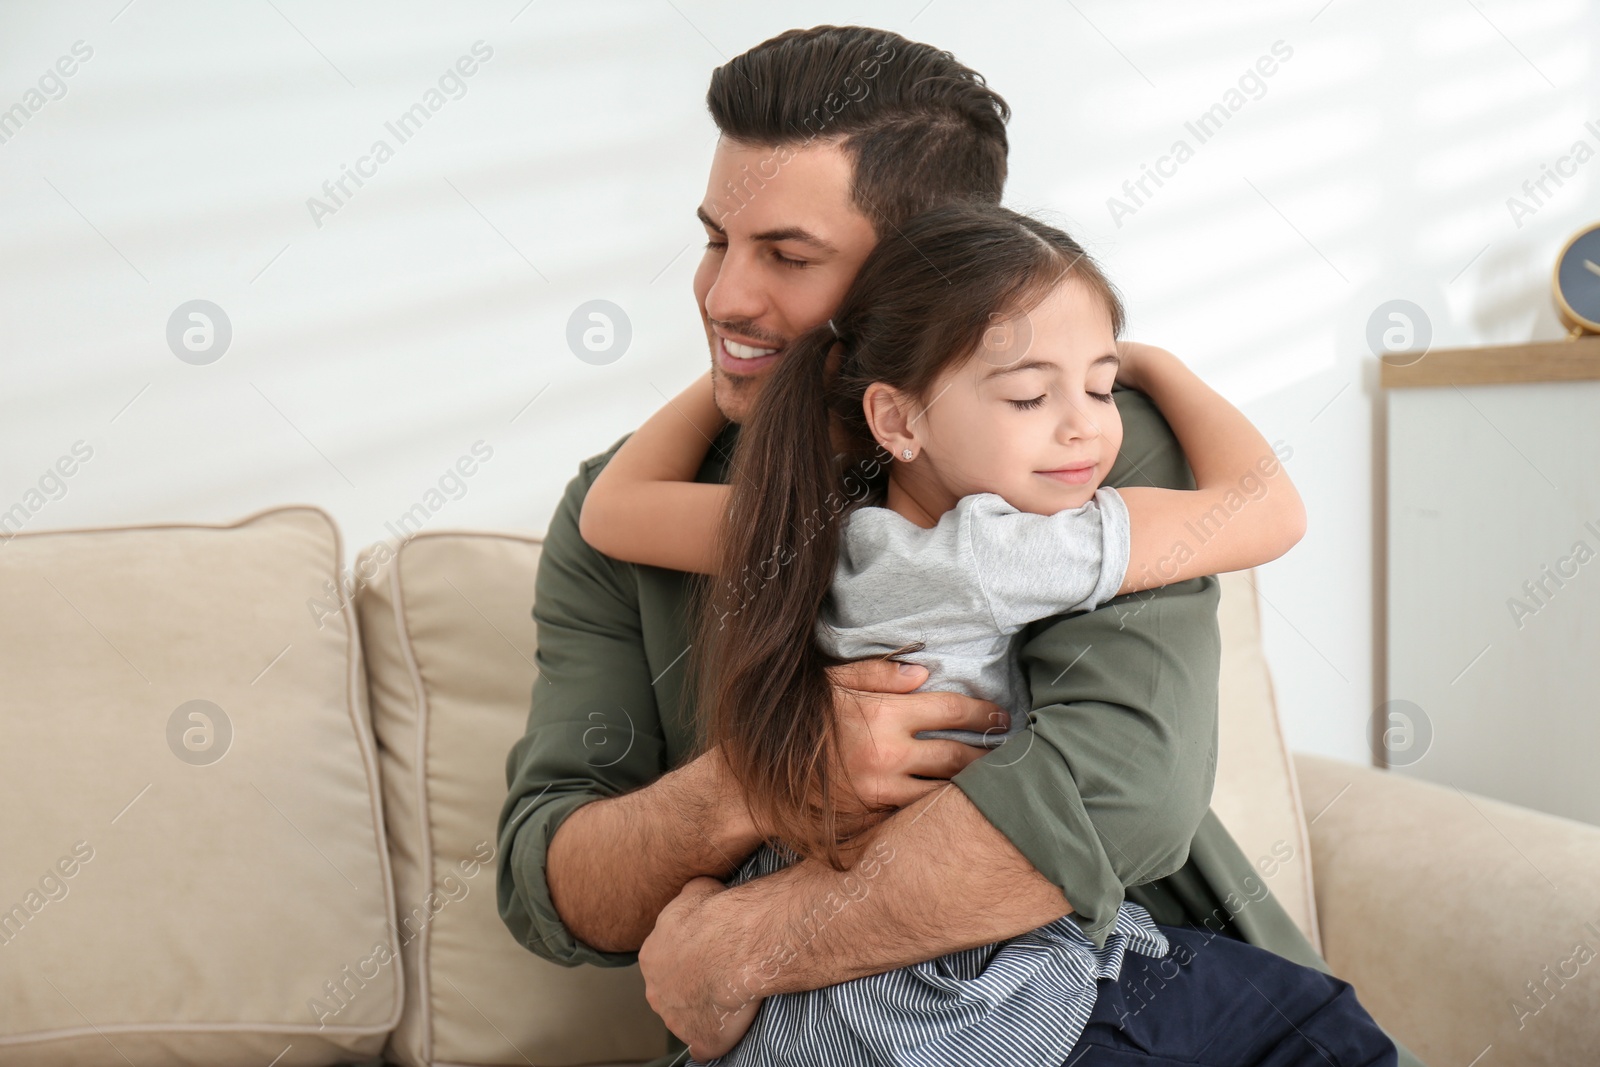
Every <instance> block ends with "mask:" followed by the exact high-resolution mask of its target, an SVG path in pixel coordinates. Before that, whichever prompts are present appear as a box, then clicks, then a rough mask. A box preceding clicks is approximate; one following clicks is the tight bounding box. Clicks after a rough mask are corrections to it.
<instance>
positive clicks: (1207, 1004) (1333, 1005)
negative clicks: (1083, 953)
mask: <svg viewBox="0 0 1600 1067" xmlns="http://www.w3.org/2000/svg"><path fill="white" fill-rule="evenodd" d="M1158 925H1160V926H1161V932H1162V933H1164V934H1166V935H1167V939H1168V940H1169V941H1170V942H1171V943H1172V951H1171V952H1169V953H1168V954H1167V955H1166V956H1164V957H1162V958H1161V959H1151V958H1150V957H1148V956H1140V955H1137V954H1135V953H1131V952H1130V953H1129V954H1128V955H1127V957H1126V959H1125V960H1124V961H1123V964H1122V976H1121V977H1120V978H1119V979H1118V980H1117V981H1115V982H1112V981H1111V980H1109V979H1103V980H1102V981H1101V982H1100V992H1099V996H1098V997H1097V998H1096V1000H1095V1006H1094V1012H1093V1014H1092V1015H1090V1017H1089V1025H1088V1026H1087V1027H1085V1028H1084V1031H1083V1036H1082V1038H1080V1039H1079V1041H1078V1043H1077V1044H1076V1045H1074V1046H1073V1048H1072V1054H1071V1055H1069V1056H1068V1057H1067V1061H1066V1064H1065V1065H1064V1067H1133V1065H1134V1064H1141V1065H1144V1067H1151V1065H1168V1064H1170V1065H1173V1067H1177V1065H1179V1064H1182V1065H1184V1067H1377V1065H1382V1067H1394V1065H1395V1063H1396V1060H1397V1053H1396V1050H1395V1046H1394V1042H1393V1041H1391V1040H1390V1039H1389V1037H1388V1036H1387V1035H1386V1034H1384V1032H1383V1031H1382V1030H1381V1029H1380V1028H1379V1027H1378V1024H1377V1023H1376V1022H1374V1021H1373V1020H1372V1016H1370V1015H1368V1014H1367V1010H1366V1009H1365V1008H1363V1007H1362V1006H1361V1005H1360V1004H1359V1003H1358V1002H1357V1001H1356V993H1355V990H1354V989H1353V988H1351V986H1350V984H1349V983H1348V982H1343V981H1340V980H1339V979H1337V978H1334V977H1332V976H1331V975H1326V974H1323V973H1322V972H1321V971H1318V970H1314V969H1312V968H1310V967H1302V966H1300V965H1299V964H1297V963H1291V962H1290V961H1288V960H1286V959H1284V958H1283V957H1282V956H1279V955H1277V954H1276V953H1272V952H1268V951H1267V950H1266V949H1262V948H1257V947H1256V946H1254V945H1250V944H1247V943H1245V942H1243V941H1239V940H1236V939H1234V938H1231V937H1228V936H1226V935H1224V934H1213V933H1212V932H1211V931H1209V930H1205V929H1199V928H1196V927H1192V926H1167V925H1163V924H1158Z"/></svg>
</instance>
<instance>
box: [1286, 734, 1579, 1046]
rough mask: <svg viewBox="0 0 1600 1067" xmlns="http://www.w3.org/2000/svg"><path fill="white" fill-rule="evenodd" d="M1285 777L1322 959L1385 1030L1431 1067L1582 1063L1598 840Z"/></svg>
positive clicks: (1335, 774) (1386, 779)
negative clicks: (1304, 841) (1298, 809)
mask: <svg viewBox="0 0 1600 1067" xmlns="http://www.w3.org/2000/svg"><path fill="white" fill-rule="evenodd" d="M1295 765H1296V770H1297V772H1298V775H1299V779H1300V790H1301V796H1302V797H1303V799H1304V802H1305V811H1306V818H1307V820H1308V822H1309V824H1310V833H1311V862H1312V871H1313V874H1312V878H1313V883H1314V885H1315V887H1316V902H1317V914H1318V920H1319V923H1320V925H1321V929H1322V944H1323V949H1324V955H1325V957H1326V958H1327V960H1328V964H1329V966H1331V967H1332V968H1333V970H1334V973H1336V974H1338V975H1339V976H1340V977H1341V978H1343V979H1345V980H1346V981H1348V982H1350V983H1351V984H1352V985H1353V986H1355V987H1356V992H1357V994H1358V996H1359V997H1360V998H1361V1002H1362V1003H1363V1004H1364V1005H1365V1006H1366V1007H1367V1009H1368V1010H1369V1011H1371V1012H1372V1014H1373V1017H1374V1018H1376V1019H1377V1020H1378V1022H1379V1023H1381V1024H1382V1025H1383V1026H1384V1028H1385V1029H1387V1030H1389V1032H1390V1033H1392V1034H1394V1035H1395V1037H1396V1038H1397V1039H1399V1040H1400V1041H1403V1042H1404V1043H1405V1044H1406V1045H1407V1046H1408V1047H1409V1048H1411V1050H1412V1051H1414V1052H1415V1053H1416V1054H1417V1055H1418V1056H1420V1057H1421V1058H1422V1059H1423V1060H1424V1061H1426V1062H1427V1063H1429V1064H1434V1065H1451V1067H1466V1065H1468V1064H1474V1063H1481V1064H1483V1065H1489V1064H1506V1063H1515V1064H1519V1065H1528V1067H1532V1065H1538V1064H1563V1065H1565V1064H1573V1063H1590V1062H1594V1061H1593V1058H1592V1057H1593V1056H1594V1055H1595V1050H1596V1049H1597V1048H1600V827H1595V826H1590V825H1588V824H1586V823H1579V822H1574V821H1572V820H1570V819H1563V818H1559V817H1557V816H1554V815H1546V814H1543V813H1540V812H1536V811H1531V810H1529V809H1527V808H1521V807H1517V806H1515V805H1512V804H1506V803H1503V802H1501V801H1496V800H1490V799H1488V798H1486V797H1481V796H1475V795H1473V794H1470V793H1466V792H1463V791H1461V790H1459V789H1456V788H1454V787H1450V786H1440V785H1434V784H1432V783H1429V782H1423V781H1419V780H1417V779H1414V778H1408V777H1405V776H1402V775H1398V774H1394V773H1392V772H1389V771H1380V770H1375V769H1373V768H1370V767H1362V766H1358V765H1356V764H1353V763H1346V762H1343V761H1340V760H1333V759H1327V758H1324V757H1320V756H1312V755H1308V754H1305V753H1297V754H1296V755H1295ZM1489 1046H1493V1052H1492V1053H1490V1055H1489V1056H1488V1057H1484V1058H1483V1059H1482V1060H1481V1061H1480V1059H1479V1057H1480V1056H1483V1053H1484V1050H1485V1049H1486V1048H1488V1047H1489Z"/></svg>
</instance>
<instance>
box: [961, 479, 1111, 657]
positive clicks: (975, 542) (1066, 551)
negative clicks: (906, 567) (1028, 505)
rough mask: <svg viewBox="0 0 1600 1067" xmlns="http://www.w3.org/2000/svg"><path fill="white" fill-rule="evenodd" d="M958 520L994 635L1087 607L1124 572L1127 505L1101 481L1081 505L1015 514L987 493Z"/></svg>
mask: <svg viewBox="0 0 1600 1067" xmlns="http://www.w3.org/2000/svg"><path fill="white" fill-rule="evenodd" d="M967 505H968V506H967V509H966V516H965V518H964V521H963V523H962V525H963V526H964V527H965V530H964V533H965V534H966V537H967V542H968V545H969V547H970V549H971V551H972V557H973V563H974V567H975V569H976V571H977V575H978V581H979V583H980V584H981V585H982V587H983V593H984V596H985V597H986V598H987V599H988V601H989V610H990V612H991V613H992V614H993V615H994V621H995V624H996V625H997V626H998V627H999V628H1000V632H1001V633H1015V632H1016V631H1017V630H1020V629H1021V628H1022V627H1023V626H1025V625H1027V624H1028V623H1030V622H1033V621H1034V620H1035V619H1043V618H1045V617H1047V616H1050V615H1057V614H1061V613H1064V612H1078V611H1092V610H1094V609H1095V608H1097V607H1099V606H1100V605H1101V604H1104V603H1105V602H1106V601H1108V600H1110V599H1111V598H1112V597H1114V596H1116V595H1117V590H1118V589H1120V588H1122V580H1123V577H1124V576H1125V575H1126V573H1127V570H1128V553H1129V548H1130V542H1129V532H1128V505H1127V504H1126V503H1124V502H1123V499H1122V494H1120V493H1118V492H1117V491H1116V490H1115V489H1113V488H1111V487H1110V486H1101V487H1100V488H1099V489H1098V490H1096V491H1095V494H1094V497H1093V498H1092V499H1090V500H1089V501H1088V502H1087V503H1085V504H1084V505H1083V506H1082V507H1077V508H1068V509H1066V510H1064V511H1058V512H1056V513H1055V514H1053V515H1035V514H1032V513H1031V512H1026V511H1018V510H1017V509H1016V508H1014V507H1012V506H1011V505H1010V504H1008V503H1006V502H1005V501H1004V500H1003V499H1001V498H1000V497H998V496H995V495H994V494H992V493H985V494H980V495H978V496H976V497H971V498H969V499H968V502H967Z"/></svg>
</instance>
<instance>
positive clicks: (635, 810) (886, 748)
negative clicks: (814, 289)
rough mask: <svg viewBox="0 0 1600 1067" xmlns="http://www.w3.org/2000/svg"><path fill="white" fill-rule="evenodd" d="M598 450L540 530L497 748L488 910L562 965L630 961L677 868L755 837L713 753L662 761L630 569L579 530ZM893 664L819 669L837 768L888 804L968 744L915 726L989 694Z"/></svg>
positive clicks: (977, 705)
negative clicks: (830, 687)
mask: <svg viewBox="0 0 1600 1067" xmlns="http://www.w3.org/2000/svg"><path fill="white" fill-rule="evenodd" d="M614 451H615V449H613V453H614ZM609 457H610V454H607V455H604V456H599V457H596V458H595V459H592V460H590V461H588V462H587V463H585V464H584V467H583V469H582V470H581V471H580V473H579V476H578V477H577V478H575V479H574V480H573V481H572V483H571V484H570V485H569V486H568V488H567V493H566V496H565V497H564V499H563V501H562V504H561V506H560V507H559V508H558V510H557V512H556V514H555V516H554V517H553V518H552V519H551V523H550V530H549V532H548V534H547V535H546V537H545V542H544V550H543V553H542V555H541V557H540V561H539V577H538V583H537V586H536V588H535V597H536V603H535V605H534V619H535V621H536V622H537V623H538V635H539V647H538V652H537V660H536V662H537V665H538V668H539V671H540V678H539V680H538V681H537V682H535V683H534V695H533V708H532V710H531V712H530V713H529V717H528V730H527V733H526V735H525V736H524V737H523V738H522V739H521V740H520V741H518V742H517V744H516V745H515V746H514V747H513V748H512V750H511V753H510V755H509V757H508V759H507V765H506V777H507V781H508V784H509V793H508V796H507V798H506V802H505V804H504V805H503V807H502V809H501V813H500V867H499V882H498V885H499V904H500V915H501V919H502V920H503V921H504V922H505V923H506V926H507V927H508V928H509V929H510V930H511V932H512V933H513V934H515V935H516V937H517V939H518V940H519V941H521V942H522V944H524V945H525V946H527V947H528V948H530V949H532V950H533V951H534V952H536V953H538V954H539V955H541V956H544V957H545V958H547V959H550V960H553V961H555V962H557V963H563V964H568V965H573V964H579V963H595V964H600V965H612V966H618V965H624V964H627V963H631V962H632V961H633V959H634V955H633V954H634V952H635V950H637V949H638V947H639V946H640V944H641V943H642V942H643V941H644V939H645V937H646V935H648V934H649V933H650V931H651V929H652V927H653V925H654V924H655V922H656V918H657V915H658V914H659V912H660V911H661V909H662V907H663V906H665V905H666V904H667V903H668V902H670V901H671V900H672V899H673V898H674V897H676V896H677V895H678V893H679V891H680V890H681V889H682V888H683V886H684V885H685V884H686V883H688V882H689V881H690V880H691V879H692V878H694V877H697V876H706V877H713V878H725V877H727V876H728V875H730V874H731V873H732V872H733V871H734V869H735V868H736V867H737V866H738V863H739V862H740V861H741V860H743V859H744V858H745V857H746V856H748V855H749V853H751V852H752V851H754V850H755V848H756V846H757V845H758V844H759V840H760V839H759V836H758V835H757V834H756V833H755V832H754V830H753V829H752V827H751V825H750V821H749V813H748V811H747V810H746V809H745V807H744V805H743V803H742V802H741V801H740V800H738V799H736V797H737V793H736V790H735V789H734V787H733V785H732V783H731V779H730V777H729V776H728V775H727V773H726V770H725V768H724V766H723V764H722V763H721V758H720V753H718V752H716V751H712V752H708V753H706V754H705V755H702V756H700V757H698V758H696V759H695V760H693V761H691V762H689V763H686V764H685V765H684V766H682V767H680V768H678V769H677V770H674V771H672V772H671V773H667V774H663V772H664V771H665V769H666V765H667V763H668V753H667V751H666V747H665V740H664V733H663V730H662V726H661V723H660V719H659V716H658V711H657V705H656V701H655V697H654V690H653V688H652V685H653V681H652V672H651V670H650V668H649V666H648V664H647V659H646V649H645V646H644V639H643V634H642V630H641V626H642V624H641V619H640V608H639V601H638V585H637V583H636V582H635V580H634V579H635V575H634V571H633V569H632V568H631V567H630V566H629V565H628V564H624V563H620V562H618V561H616V560H613V559H610V558H609V557H607V556H605V555H603V554H602V553H600V552H597V551H596V550H594V549H593V548H591V547H590V546H589V545H587V544H585V543H584V541H583V539H582V538H581V537H580V536H579V532H578V517H579V514H580V512H581V510H582V507H583V501H584V495H585V493H587V491H588V488H589V486H590V485H591V484H592V482H593V480H594V478H595V477H596V472H597V471H598V470H599V469H600V467H601V466H603V465H604V463H605V462H606V461H607V460H608V459H609ZM707 462H708V463H713V461H712V460H708V461H707ZM707 469H708V470H710V469H711V468H709V467H708V468H707ZM896 666H897V665H895V664H893V663H889V662H886V661H866V662H863V663H857V664H848V665H845V666H842V667H835V668H832V669H831V671H830V673H831V674H832V675H833V678H834V680H835V683H836V684H838V685H839V686H841V688H840V690H839V692H840V694H841V699H843V700H844V701H845V706H846V707H847V708H849V709H850V711H851V713H852V714H851V716H850V721H851V722H852V724H854V725H853V727H852V729H850V730H849V731H847V737H846V739H845V744H844V746H843V749H844V751H843V757H844V759H845V763H846V768H847V770H848V773H849V774H850V778H851V781H852V783H853V784H854V785H855V787H856V788H857V789H858V790H859V791H860V792H861V795H862V796H863V798H865V799H867V800H869V801H871V802H872V803H874V804H887V805H893V806H902V805H905V804H909V803H911V802H912V801H914V800H916V799H917V798H919V797H922V796H925V795H926V794H927V793H928V791H929V790H932V789H935V788H937V787H938V786H939V784H940V783H939V782H938V781H933V780H930V779H947V778H949V777H950V776H952V775H954V774H955V773H956V772H957V771H959V770H960V769H961V768H962V767H964V766H966V765H967V764H968V763H970V762H971V761H972V760H974V759H976V758H978V757H979V756H981V755H983V752H982V751H981V750H979V749H975V748H973V747H971V746H969V745H963V744H960V743H958V742H954V741H934V740H915V739H914V738H913V735H914V734H915V733H916V731H918V730H922V729H973V730H983V729H985V728H988V727H992V726H994V725H996V722H995V720H994V719H992V718H991V716H993V715H995V714H997V713H998V712H999V709H998V708H997V707H996V706H995V705H993V704H991V703H990V702H988V701H979V700H974V699H972V698H970V697H966V696H963V695H961V694H955V693H915V694H913V693H912V690H914V689H916V687H917V686H918V685H920V684H921V683H922V682H923V681H924V680H926V678H927V672H926V670H924V669H923V668H921V667H909V666H907V667H905V668H903V669H896ZM844 687H850V688H844ZM852 689H853V690H855V691H854V692H852ZM918 776H920V777H918Z"/></svg>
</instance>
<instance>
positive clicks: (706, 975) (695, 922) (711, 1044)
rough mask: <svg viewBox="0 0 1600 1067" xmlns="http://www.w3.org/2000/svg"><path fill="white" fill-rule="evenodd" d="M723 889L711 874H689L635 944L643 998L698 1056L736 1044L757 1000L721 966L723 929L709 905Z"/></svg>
mask: <svg viewBox="0 0 1600 1067" xmlns="http://www.w3.org/2000/svg"><path fill="white" fill-rule="evenodd" d="M725 891H726V890H725V889H724V887H723V885H722V883H721V882H718V881H717V880H716V879H715V878H695V879H693V880H692V881H690V882H689V884H688V885H686V886H684V887H683V892H681V893H679V894H678V896H677V898H676V899H675V900H673V901H672V903H670V904H668V905H667V906H666V907H665V908H663V909H661V915H660V916H659V917H658V918H657V919H656V926H655V929H654V930H653V931H651V933H650V936H649V937H647V938H645V941H644V944H643V945H641V946H640V947H639V972H640V973H641V974H642V975H644V995H645V999H646V1000H648V1001H649V1002H650V1007H651V1008H652V1009H653V1010H654V1011H655V1013H656V1014H657V1015H659V1016H661V1018H662V1021H664V1022H665V1023H666V1024H667V1029H668V1030H671V1031H672V1032H673V1033H674V1034H677V1035H678V1037H679V1039H680V1040H682V1041H683V1043H684V1044H686V1045H688V1046H689V1055H691V1056H693V1057H694V1058H695V1059H697V1060H702V1061H704V1060H710V1059H715V1058H716V1057H718V1056H721V1055H723V1054H724V1053H725V1052H727V1051H728V1050H729V1049H731V1048H733V1046H734V1045H736V1044H738V1043H739V1039H740V1038H741V1037H743V1036H744V1034H745V1031H746V1030H748V1029H750V1024H751V1022H753V1021H754V1020H755V1017H756V1011H757V1009H759V1008H760V1007H761V1001H762V998H761V997H760V996H757V995H756V994H755V993H754V992H753V991H751V990H748V989H745V988H742V987H741V986H740V984H739V983H738V982H736V981H734V980H733V977H732V975H731V973H730V972H728V971H727V970H726V965H727V962H728V960H729V958H730V953H729V952H728V943H727V940H726V931H724V930H723V929H722V928H721V927H722V924H721V923H719V922H718V921H717V919H716V917H715V914H714V912H715V910H716V909H715V908H713V907H710V906H708V905H709V903H710V902H711V901H712V900H713V898H715V897H717V896H718V895H719V894H721V893H723V892H725Z"/></svg>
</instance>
